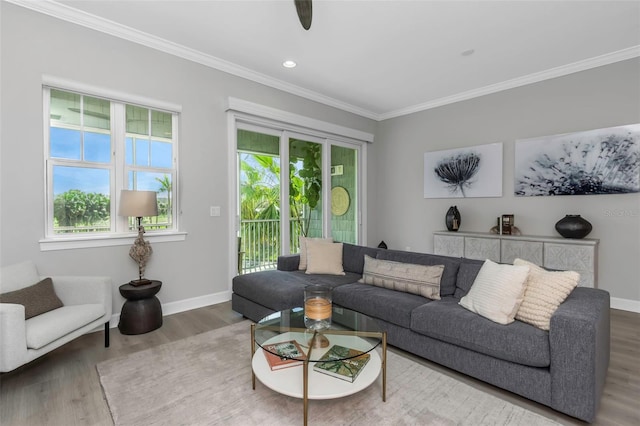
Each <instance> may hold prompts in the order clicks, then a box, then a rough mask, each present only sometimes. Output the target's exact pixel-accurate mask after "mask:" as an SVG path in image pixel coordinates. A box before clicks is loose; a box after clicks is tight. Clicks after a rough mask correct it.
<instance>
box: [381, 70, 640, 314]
mask: <svg viewBox="0 0 640 426" xmlns="http://www.w3.org/2000/svg"><path fill="white" fill-rule="evenodd" d="M639 76H640V60H638V59H634V60H628V61H625V62H620V63H616V64H613V65H609V66H605V67H600V68H596V69H592V70H589V71H584V72H580V73H576V74H572V75H569V76H566V77H561V78H556V79H553V80H548V81H545V82H541V83H537V84H532V85H529V86H525V87H520V88H517V89H512V90H508V91H504V92H500V93H496V94H492V95H487V96H483V97H480V98H476V99H472V100H469V101H464V102H459V103H455V104H451V105H448V106H443V107H440V108H436V109H432V110H428V111H423V112H420V113H415V114H411V115H408V116H404V117H399V118H394V119H390V120H386V121H383V122H381V123H378V129H377V131H376V143H375V144H374V145H373V147H372V148H373V149H371V150H370V153H371V157H372V159H373V161H374V163H372V164H370V175H371V177H370V181H369V185H370V187H372V188H373V187H374V188H375V196H376V198H375V201H374V200H372V201H371V202H370V206H369V207H370V208H369V219H370V221H369V242H370V243H372V244H373V243H377V242H378V241H380V240H384V241H385V242H386V243H387V244H388V245H389V246H390V247H391V248H397V249H402V250H404V249H406V248H407V247H410V248H411V249H412V250H416V251H423V252H431V251H432V250H433V237H432V233H433V232H434V231H437V230H443V229H446V228H445V224H444V216H445V213H446V211H447V209H448V208H449V206H451V205H457V206H458V209H459V210H460V212H461V214H462V225H461V230H462V231H479V232H487V231H488V230H489V229H490V228H491V227H492V226H493V225H495V221H496V217H497V216H499V215H500V214H503V213H513V214H515V224H516V226H518V227H519V228H520V229H521V230H522V231H523V233H526V234H531V235H554V236H557V235H558V234H557V233H556V231H555V229H554V225H555V223H556V222H557V221H558V220H559V219H561V218H562V217H564V215H565V214H580V215H582V216H583V217H585V218H587V219H588V220H589V221H590V222H591V223H592V224H593V231H592V232H591V234H589V237H588V238H598V239H600V251H599V276H598V280H599V287H600V288H602V289H605V290H608V291H609V292H610V293H611V296H612V298H613V299H612V303H613V305H616V306H618V307H621V308H622V307H625V308H629V309H633V310H636V311H640V194H624V195H592V196H561V197H514V195H513V188H514V183H513V179H514V141H515V140H516V139H523V138H531V137H536V136H544V135H554V134H560V133H569V132H577V131H582V130H590V129H598V128H604V127H610V126H617V125H623V124H633V123H639V122H640V77H639ZM493 142H503V143H504V159H503V162H504V166H503V196H502V197H501V198H470V199H424V198H423V183H422V182H423V171H424V165H423V154H424V153H425V152H427V151H436V150H441V149H449V148H458V147H468V146H474V145H481V144H487V143H493ZM620 299H621V300H620Z"/></svg>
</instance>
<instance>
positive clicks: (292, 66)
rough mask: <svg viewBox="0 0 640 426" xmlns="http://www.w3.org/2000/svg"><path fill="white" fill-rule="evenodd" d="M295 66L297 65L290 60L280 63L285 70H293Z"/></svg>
mask: <svg viewBox="0 0 640 426" xmlns="http://www.w3.org/2000/svg"><path fill="white" fill-rule="evenodd" d="M296 65H298V64H296V62H295V61H292V60H286V61H284V62H283V63H282V66H283V67H285V68H295V66H296Z"/></svg>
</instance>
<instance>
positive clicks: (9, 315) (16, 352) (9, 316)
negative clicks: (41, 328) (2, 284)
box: [0, 303, 27, 372]
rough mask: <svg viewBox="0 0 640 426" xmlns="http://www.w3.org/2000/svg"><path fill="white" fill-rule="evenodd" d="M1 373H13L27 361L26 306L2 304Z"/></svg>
mask: <svg viewBox="0 0 640 426" xmlns="http://www.w3.org/2000/svg"><path fill="white" fill-rule="evenodd" d="M0 342H2V344H0V371H3V372H4V371H11V370H13V369H14V368H16V367H18V366H20V365H22V364H23V363H24V361H25V360H26V359H27V331H26V322H25V319H24V306H23V305H16V304H13V303H0Z"/></svg>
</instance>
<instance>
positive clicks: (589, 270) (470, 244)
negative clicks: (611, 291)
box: [433, 231, 599, 287]
mask: <svg viewBox="0 0 640 426" xmlns="http://www.w3.org/2000/svg"><path fill="white" fill-rule="evenodd" d="M598 241H599V240H595V239H587V238H585V239H582V240H573V239H567V238H562V237H539V236H533V235H497V234H490V233H485V232H449V231H438V232H434V233H433V252H434V253H435V254H441V255H445V256H454V257H466V258H469V259H479V260H485V259H491V260H493V261H494V262H500V263H513V261H514V260H515V259H516V258H520V259H525V260H528V261H529V262H532V263H535V264H536V265H540V266H543V267H545V268H548V269H555V270H571V271H576V272H579V273H580V282H579V284H578V285H579V286H581V287H597V283H598Z"/></svg>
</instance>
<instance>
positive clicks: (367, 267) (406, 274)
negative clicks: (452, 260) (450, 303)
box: [359, 255, 444, 300]
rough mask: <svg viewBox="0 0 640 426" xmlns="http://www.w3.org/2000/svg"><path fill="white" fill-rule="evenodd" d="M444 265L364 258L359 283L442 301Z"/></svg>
mask: <svg viewBox="0 0 640 426" xmlns="http://www.w3.org/2000/svg"><path fill="white" fill-rule="evenodd" d="M443 272H444V265H433V266H427V265H416V264H413V263H402V262H394V261H391V260H382V259H374V258H373V257H370V256H367V255H365V256H364V270H363V271H362V278H361V279H360V281H359V282H361V283H365V284H372V285H375V286H378V287H384V288H388V289H391V290H396V291H402V292H405V293H412V294H418V295H420V296H423V297H426V298H427V299H433V300H440V279H441V278H442V273H443Z"/></svg>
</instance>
